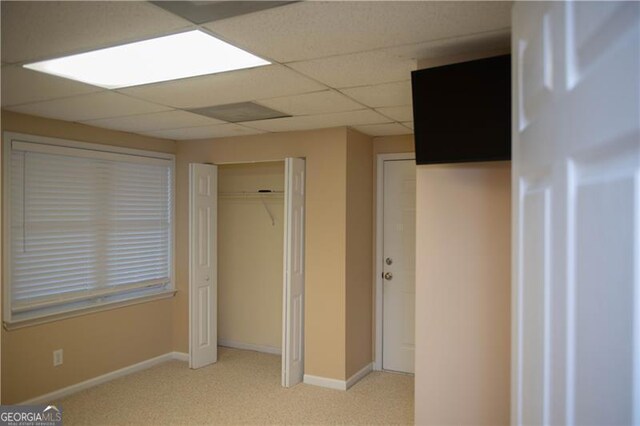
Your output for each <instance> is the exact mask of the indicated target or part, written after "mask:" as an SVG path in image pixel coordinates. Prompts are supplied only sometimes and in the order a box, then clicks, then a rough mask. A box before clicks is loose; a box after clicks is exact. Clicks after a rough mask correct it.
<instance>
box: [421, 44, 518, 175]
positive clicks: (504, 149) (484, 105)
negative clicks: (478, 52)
mask: <svg viewBox="0 0 640 426" xmlns="http://www.w3.org/2000/svg"><path fill="white" fill-rule="evenodd" d="M411 85H412V92H413V120H414V133H415V149H416V162H417V163H418V164H438V163H463V162H472V161H497V160H510V159H511V57H510V56H509V55H504V56H496V57H492V58H487V59H479V60H475V61H470V62H462V63H458V64H453V65H446V66H440V67H435V68H428V69H422V70H418V71H414V72H413V73H411Z"/></svg>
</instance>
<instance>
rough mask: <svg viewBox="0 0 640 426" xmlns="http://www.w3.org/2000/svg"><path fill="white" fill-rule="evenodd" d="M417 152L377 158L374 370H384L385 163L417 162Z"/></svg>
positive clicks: (391, 154) (383, 155)
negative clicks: (397, 161)
mask: <svg viewBox="0 0 640 426" xmlns="http://www.w3.org/2000/svg"><path fill="white" fill-rule="evenodd" d="M415 159H416V154H415V152H397V153H390V154H378V155H377V156H376V164H377V166H376V242H375V243H376V257H375V261H374V263H375V267H376V270H375V275H374V277H375V289H376V298H375V306H374V312H375V316H376V320H375V327H376V344H375V350H374V360H373V369H374V370H376V371H381V370H382V320H383V316H382V315H383V312H382V304H383V300H382V297H383V294H382V286H383V281H382V270H383V260H382V257H383V247H384V246H383V242H384V241H383V239H384V238H383V236H384V234H383V232H384V162H385V161H393V160H415Z"/></svg>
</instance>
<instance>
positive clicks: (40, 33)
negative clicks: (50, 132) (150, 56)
mask: <svg viewBox="0 0 640 426" xmlns="http://www.w3.org/2000/svg"><path fill="white" fill-rule="evenodd" d="M181 3H182V2H181ZM184 3H185V4H184V5H180V6H181V7H180V9H185V8H188V7H187V6H188V5H189V4H191V5H192V6H193V7H191V8H190V12H189V13H191V14H189V13H187V14H184V15H185V16H187V17H188V18H189V19H191V20H189V19H187V18H183V17H182V16H179V15H177V14H174V12H180V11H178V10H174V11H173V12H172V11H170V10H166V9H165V8H162V7H159V6H157V5H156V4H154V3H152V2H109V1H96V2H74V1H69V2H55V1H53V2H40V1H39V2H30V1H19V2H18V1H16V2H13V1H11V2H7V1H3V2H1V4H0V5H1V8H2V11H1V12H2V14H1V19H2V22H1V32H2V34H1V36H2V37H1V43H2V45H1V50H0V52H1V56H2V58H1V59H2V68H1V77H2V86H0V87H1V88H0V93H1V95H2V108H3V109H7V110H11V111H17V112H21V113H25V114H31V115H36V116H42V117H49V118H55V119H59V120H66V121H71V122H81V123H85V124H88V125H92V126H97V127H104V128H109V129H115V130H121V131H127V132H133V133H140V134H146V135H151V136H155V137H160V138H167V139H173V140H186V139H203V138H216V137H228V136H236V135H250V134H257V133H264V132H284V131H292V130H307V129H316V128H323V127H335V126H350V127H353V128H355V129H357V130H358V131H361V132H363V133H366V134H369V135H372V136H386V135H399V134H410V133H412V132H413V130H412V129H413V122H412V114H411V84H410V79H411V71H412V70H414V69H416V64H417V60H418V59H427V58H437V57H444V56H454V55H459V54H466V53H470V52H474V51H490V50H498V49H505V48H508V46H509V39H510V10H511V2H491V1H489V2H483V1H478V2H426V1H412V2H404V1H389V2H385V1H353V2H346V1H345V2H342V1H334V2H329V1H328V2H320V1H302V2H269V3H272V7H271V8H268V9H262V10H260V9H261V7H258V8H257V10H250V9H246V8H244V9H243V8H233V7H230V6H229V4H230V3H229V2H208V3H207V2H199V1H196V2H184ZM215 3H219V4H222V5H224V11H223V12H222V13H223V14H222V15H221V16H216V12H215V10H216V8H213V7H207V12H206V13H207V14H205V13H204V12H203V13H202V14H201V15H198V14H197V10H198V9H199V8H200V9H201V10H203V11H204V7H205V6H210V5H213V4H215ZM225 3H226V5H225ZM247 3H259V2H247ZM182 6H184V7H182ZM169 9H170V8H169ZM212 10H213V11H212ZM194 11H195V13H196V15H195V16H194V15H193V13H194ZM192 21H194V22H197V23H194V22H192ZM191 29H201V30H203V31H206V32H208V33H210V34H212V35H214V36H216V37H219V38H221V39H222V40H225V41H227V42H229V43H232V44H234V45H236V46H238V47H241V48H243V49H246V50H248V51H250V52H251V53H254V54H256V55H258V56H261V57H263V58H265V59H267V60H269V61H271V62H272V63H273V64H272V65H268V66H265V67H260V68H253V69H246V70H240V71H232V72H226V73H221V74H212V75H205V76H200V77H192V78H186V79H182V80H174V81H169V82H162V83H154V84H148V85H143V86H136V87H130V88H126V89H119V90H105V89H102V88H99V87H95V86H90V85H87V84H83V83H78V82H73V81H70V80H66V79H63V78H59V77H54V76H50V75H46V74H42V73H39V72H36V71H31V70H27V69H24V68H22V65H23V64H24V63H28V62H34V61H38V60H43V59H51V58H55V57H59V56H62V55H68V54H72V53H80V52H86V51H90V50H93V49H97V48H102V47H108V46H114V45H119V44H123V43H127V42H132V41H139V40H144V39H148V38H152V37H157V36H162V35H167V34H173V33H177V32H182V31H187V30H191ZM243 103H254V104H257V105H260V106H263V107H266V108H270V109H273V110H276V111H278V112H280V113H282V115H283V116H288V117H282V118H272V119H264V120H251V121H243V122H239V123H229V122H226V121H224V120H219V119H215V118H210V117H206V116H203V115H200V114H196V113H194V112H191V111H190V110H199V109H201V108H209V107H218V106H222V105H227V104H243Z"/></svg>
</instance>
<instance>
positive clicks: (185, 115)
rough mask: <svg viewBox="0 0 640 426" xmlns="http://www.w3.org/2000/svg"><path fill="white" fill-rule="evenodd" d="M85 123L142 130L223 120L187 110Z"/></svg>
mask: <svg viewBox="0 0 640 426" xmlns="http://www.w3.org/2000/svg"><path fill="white" fill-rule="evenodd" d="M84 123H85V124H89V125H91V126H97V127H106V128H108V129H115V130H123V131H125V132H142V131H150V130H165V129H179V128H183V127H196V126H207V125H215V124H223V123H224V122H223V121H220V120H216V119H213V118H208V117H203V116H201V115H198V114H192V113H190V112H185V111H164V112H154V113H152V114H139V115H131V116H128V117H117V118H103V119H100V120H89V121H84Z"/></svg>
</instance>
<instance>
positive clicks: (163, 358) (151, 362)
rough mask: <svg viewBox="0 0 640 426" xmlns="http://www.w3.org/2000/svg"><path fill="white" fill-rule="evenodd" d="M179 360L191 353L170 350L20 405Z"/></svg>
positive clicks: (64, 395) (187, 358) (68, 393)
mask: <svg viewBox="0 0 640 426" xmlns="http://www.w3.org/2000/svg"><path fill="white" fill-rule="evenodd" d="M173 359H175V360H178V361H188V360H189V354H185V353H183V352H169V353H166V354H164V355H160V356H157V357H155V358H151V359H148V360H145V361H142V362H139V363H137V364H133V365H129V366H128V367H124V368H121V369H119V370H115V371H112V372H110V373H107V374H103V375H101V376H98V377H94V378H92V379H89V380H85V381H84V382H80V383H76V384H74V385H71V386H67V387H65V388H62V389H58V390H56V391H53V392H49V393H47V394H44V395H40V396H37V397H35V398H31V399H28V400H26V401H23V402H21V403H19V405H34V404H44V403H47V402H51V401H54V400H56V399H60V398H64V397H66V396H69V395H71V394H74V393H76V392H80V391H83V390H85V389H89V388H92V387H94V386H98V385H101V384H103V383H106V382H110V381H111V380H115V379H118V378H120V377H124V376H127V375H129V374H132V373H136V372H138V371H142V370H146V369H147V368H151V367H154V366H156V365H158V364H162V363H164V362H167V361H171V360H173Z"/></svg>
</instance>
